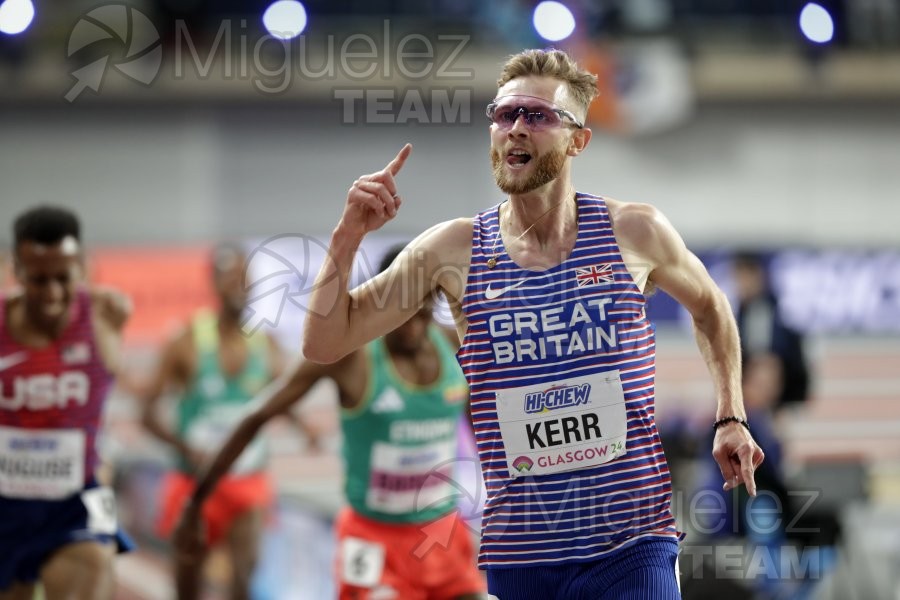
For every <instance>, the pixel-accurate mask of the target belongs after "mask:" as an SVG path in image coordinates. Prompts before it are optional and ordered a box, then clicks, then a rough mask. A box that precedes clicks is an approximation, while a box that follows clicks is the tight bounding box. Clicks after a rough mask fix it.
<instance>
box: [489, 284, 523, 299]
mask: <svg viewBox="0 0 900 600" xmlns="http://www.w3.org/2000/svg"><path fill="white" fill-rule="evenodd" d="M523 283H525V280H524V279H520V280H518V281H517V282H515V283H514V284H512V285H508V286H506V287H502V288H497V289H491V284H488V286H487V289H485V290H484V297H485V298H487V299H488V300H496V299H497V298H499V297H500V296H502V295H503V294H505V293H506V292H508V291H510V290H514V289H516V288H517V287H519V286H520V285H522V284H523Z"/></svg>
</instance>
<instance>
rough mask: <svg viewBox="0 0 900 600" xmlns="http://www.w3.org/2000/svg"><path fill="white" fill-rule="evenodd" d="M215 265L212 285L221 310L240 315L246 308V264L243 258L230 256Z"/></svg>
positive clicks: (234, 255)
mask: <svg viewBox="0 0 900 600" xmlns="http://www.w3.org/2000/svg"><path fill="white" fill-rule="evenodd" d="M220 262H221V264H218V265H216V270H215V275H214V277H213V284H214V285H215V288H216V295H217V296H218V297H219V302H220V303H221V305H222V308H223V309H224V310H226V311H228V312H230V313H233V314H235V315H240V313H241V312H243V310H244V308H246V306H247V288H246V287H245V286H244V270H245V267H246V262H245V260H244V257H243V256H239V255H237V254H233V255H230V256H228V257H226V258H225V259H223V260H222V261H220Z"/></svg>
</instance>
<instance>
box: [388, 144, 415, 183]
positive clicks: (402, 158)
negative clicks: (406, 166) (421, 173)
mask: <svg viewBox="0 0 900 600" xmlns="http://www.w3.org/2000/svg"><path fill="white" fill-rule="evenodd" d="M410 153H412V144H406V145H405V146H403V147H402V148H400V152H398V153H397V156H395V157H394V160H392V161H391V162H389V163H388V164H387V166H386V167H385V168H384V170H385V171H387V172H388V173H390V174H391V175H392V176H393V175H396V174H397V173H399V172H400V169H402V168H403V163H405V162H406V159H407V158H409V155H410Z"/></svg>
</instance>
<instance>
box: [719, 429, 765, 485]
mask: <svg viewBox="0 0 900 600" xmlns="http://www.w3.org/2000/svg"><path fill="white" fill-rule="evenodd" d="M712 454H713V458H715V459H716V463H718V465H719V470H720V471H721V472H722V477H723V478H724V479H725V484H724V485H723V486H722V489H724V490H725V491H726V492H727V491H728V490H730V489H733V488H736V487H737V486H739V485H740V484H742V483H743V484H744V485H745V486H746V487H747V491H748V492H749V493H750V495H751V496H756V481H755V480H754V478H753V472H754V471H756V469H757V467H759V465H761V464H762V461H763V459H765V454H763V451H762V448H760V447H759V446H758V445H757V444H756V442H755V441H753V436H751V435H750V432H749V431H747V429H745V428H744V426H743V425H741V424H739V423H726V424H724V425H722V426H721V427H719V429H718V430H717V431H716V437H715V440H714V441H713V451H712Z"/></svg>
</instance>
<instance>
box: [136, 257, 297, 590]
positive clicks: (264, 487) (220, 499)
mask: <svg viewBox="0 0 900 600" xmlns="http://www.w3.org/2000/svg"><path fill="white" fill-rule="evenodd" d="M211 266H212V279H213V285H214V288H215V292H216V295H217V297H218V303H219V309H218V312H217V313H213V312H211V311H201V312H200V313H198V314H197V315H196V316H195V317H194V318H193V320H192V321H191V322H190V323H189V324H188V326H187V327H185V328H184V330H183V331H181V332H180V333H179V334H178V335H177V336H176V337H175V338H174V339H173V340H172V341H171V342H170V343H169V344H168V345H167V346H166V347H165V348H164V350H163V352H162V358H161V360H160V365H159V368H158V370H157V372H156V374H155V376H154V378H153V380H152V382H151V383H150V385H149V387H148V389H147V390H146V391H145V392H144V396H145V398H144V400H145V402H144V405H143V406H144V413H143V422H144V425H145V426H146V427H147V429H148V430H149V431H150V432H151V433H153V434H154V435H155V436H157V437H158V438H159V439H161V440H163V441H164V442H166V443H168V444H170V445H171V446H172V447H173V448H174V449H175V450H176V451H177V453H178V456H179V460H178V471H177V472H175V473H171V474H169V475H168V476H167V477H166V479H165V481H164V482H163V486H162V496H161V498H162V499H161V507H160V512H161V518H160V522H159V530H160V535H162V536H163V537H168V536H169V535H170V534H171V532H172V529H173V528H174V526H175V524H176V523H177V519H178V515H179V514H180V513H181V510H182V508H183V507H184V504H185V502H186V501H187V499H188V498H189V497H190V495H191V493H192V492H193V491H194V487H195V477H196V474H197V472H198V469H199V468H200V467H201V465H202V464H203V463H204V461H205V460H206V459H207V458H209V456H210V453H211V452H213V451H214V450H215V449H216V448H218V446H219V444H221V443H222V441H223V440H224V439H225V438H226V437H227V435H228V434H229V433H230V432H231V429H232V428H233V427H234V426H235V425H236V424H237V423H238V421H240V419H241V418H242V417H243V415H244V414H246V413H247V412H249V410H250V409H249V408H248V403H249V401H250V400H251V399H252V398H253V396H254V395H255V394H256V393H258V392H259V391H260V390H261V389H262V388H263V387H264V386H265V385H266V384H268V383H269V382H270V381H271V380H272V379H273V378H274V377H276V376H277V375H278V374H279V373H280V372H281V369H282V364H281V363H282V359H281V352H280V351H279V349H278V347H277V344H276V342H275V341H274V340H273V339H272V338H271V337H269V336H267V335H264V334H258V335H251V336H249V337H248V336H246V335H244V332H243V331H242V329H241V316H242V313H243V311H244V308H245V307H246V304H247V291H246V288H245V286H244V271H245V268H246V260H245V256H244V252H243V250H242V249H241V248H240V247H238V246H234V245H230V244H223V245H220V246H217V247H216V248H215V249H214V250H213V254H212V265H211ZM172 387H174V388H176V389H178V390H179V391H180V392H181V393H182V396H181V399H180V401H179V402H178V406H177V426H176V429H175V431H172V430H170V428H168V427H167V426H166V425H164V424H163V423H162V422H161V420H160V418H159V415H158V408H159V406H158V405H159V400H160V398H161V397H162V395H163V394H164V392H165V391H166V390H167V389H169V388H172ZM266 465H267V452H266V448H265V446H264V444H263V441H262V440H259V441H258V442H257V443H256V444H254V445H253V446H252V447H250V448H248V449H247V451H246V452H245V453H244V454H243V455H242V456H241V459H240V460H239V461H238V462H237V464H236V465H235V468H234V469H232V472H231V473H230V474H229V476H228V477H226V478H224V479H223V480H222V481H221V482H220V483H219V485H218V486H217V487H216V489H215V490H214V491H213V493H212V494H211V496H210V497H209V499H208V502H207V503H206V504H205V505H204V507H203V517H204V520H205V521H206V531H207V532H208V534H209V543H210V545H216V544H219V543H225V544H226V545H227V551H228V552H227V554H228V557H229V560H230V562H231V575H232V581H231V586H230V593H231V597H232V598H236V599H237V598H247V597H248V594H249V587H250V579H251V577H252V575H253V569H254V568H255V566H256V562H257V558H258V549H259V542H260V537H261V535H262V530H263V525H264V522H263V518H264V515H265V511H266V509H267V508H268V506H269V504H270V503H271V499H272V490H271V486H270V484H269V480H268V477H267V475H266V472H265V470H266ZM201 558H202V559H205V558H206V553H204V555H203V556H202V557H201ZM174 562H175V568H176V581H177V582H178V595H179V598H185V597H196V594H197V593H198V591H199V588H200V585H201V583H202V575H203V568H202V566H203V562H204V560H200V561H199V563H198V565H194V566H192V567H191V568H190V569H186V570H183V571H182V570H179V569H180V567H181V563H179V562H178V561H177V560H175V561H174Z"/></svg>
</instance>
